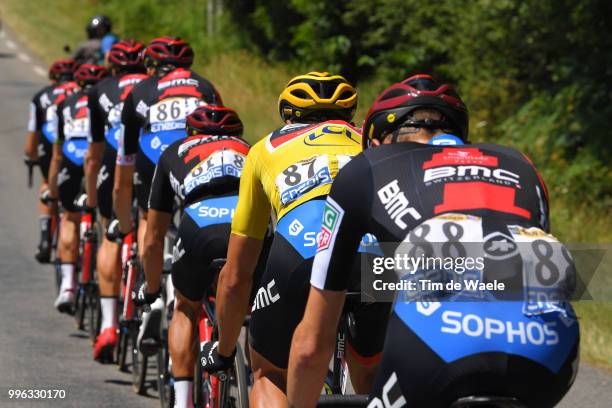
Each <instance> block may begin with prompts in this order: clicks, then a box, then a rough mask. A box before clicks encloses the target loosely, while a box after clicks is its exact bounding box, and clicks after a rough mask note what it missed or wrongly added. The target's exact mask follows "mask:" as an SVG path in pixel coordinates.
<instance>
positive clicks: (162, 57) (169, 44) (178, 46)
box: [144, 36, 193, 68]
mask: <svg viewBox="0 0 612 408" xmlns="http://www.w3.org/2000/svg"><path fill="white" fill-rule="evenodd" d="M192 63H193V49H192V48H191V46H190V45H189V43H188V42H187V41H185V40H181V39H180V38H179V37H168V36H166V37H160V38H156V39H154V40H153V41H151V42H150V43H149V45H148V46H147V49H146V50H145V55H144V64H145V66H146V67H147V68H158V67H161V66H164V65H171V66H174V67H183V68H189V67H190V66H191V64H192Z"/></svg>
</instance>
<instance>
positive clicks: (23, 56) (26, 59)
mask: <svg viewBox="0 0 612 408" xmlns="http://www.w3.org/2000/svg"><path fill="white" fill-rule="evenodd" d="M17 58H19V59H20V60H22V61H23V62H30V61H32V58H30V56H29V55H28V54H24V53H23V52H20V53H18V54H17Z"/></svg>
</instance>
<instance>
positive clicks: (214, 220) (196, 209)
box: [185, 196, 238, 228]
mask: <svg viewBox="0 0 612 408" xmlns="http://www.w3.org/2000/svg"><path fill="white" fill-rule="evenodd" d="M237 203H238V196H226V197H219V198H210V199H207V200H202V201H199V202H197V203H194V204H191V205H190V206H187V207H185V213H186V214H187V215H189V217H191V219H192V220H193V221H194V222H195V223H196V224H197V225H198V227H200V228H204V227H206V226H208V225H213V224H231V222H232V218H233V217H234V212H235V211H236V204H237Z"/></svg>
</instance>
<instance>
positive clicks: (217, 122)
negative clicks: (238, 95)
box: [186, 105, 243, 136]
mask: <svg viewBox="0 0 612 408" xmlns="http://www.w3.org/2000/svg"><path fill="white" fill-rule="evenodd" d="M186 128H187V135H189V136H193V135H201V134H203V135H231V136H242V129H243V128H242V121H241V120H240V118H239V117H238V114H237V113H236V111H234V110H233V109H230V108H225V107H221V106H213V105H206V106H199V107H197V108H196V109H195V110H194V111H193V112H191V114H189V115H188V116H187V124H186Z"/></svg>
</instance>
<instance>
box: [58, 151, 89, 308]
mask: <svg viewBox="0 0 612 408" xmlns="http://www.w3.org/2000/svg"><path fill="white" fill-rule="evenodd" d="M82 179H83V167H82V166H79V165H76V164H74V163H73V162H71V161H70V159H67V158H66V157H64V159H63V160H62V165H61V167H60V172H59V175H58V193H59V202H60V204H61V205H62V207H63V208H64V212H63V214H62V221H61V223H60V231H59V242H58V256H59V259H60V264H61V270H62V283H61V286H60V293H59V296H58V298H57V300H56V302H55V306H56V307H57V308H58V309H59V310H60V311H66V310H67V307H69V305H70V303H71V302H72V299H73V297H74V285H75V268H76V262H77V259H78V255H79V222H80V217H81V215H80V213H79V212H78V210H77V208H76V207H75V205H74V200H75V198H76V197H77V195H78V194H79V192H80V190H81V181H82Z"/></svg>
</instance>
